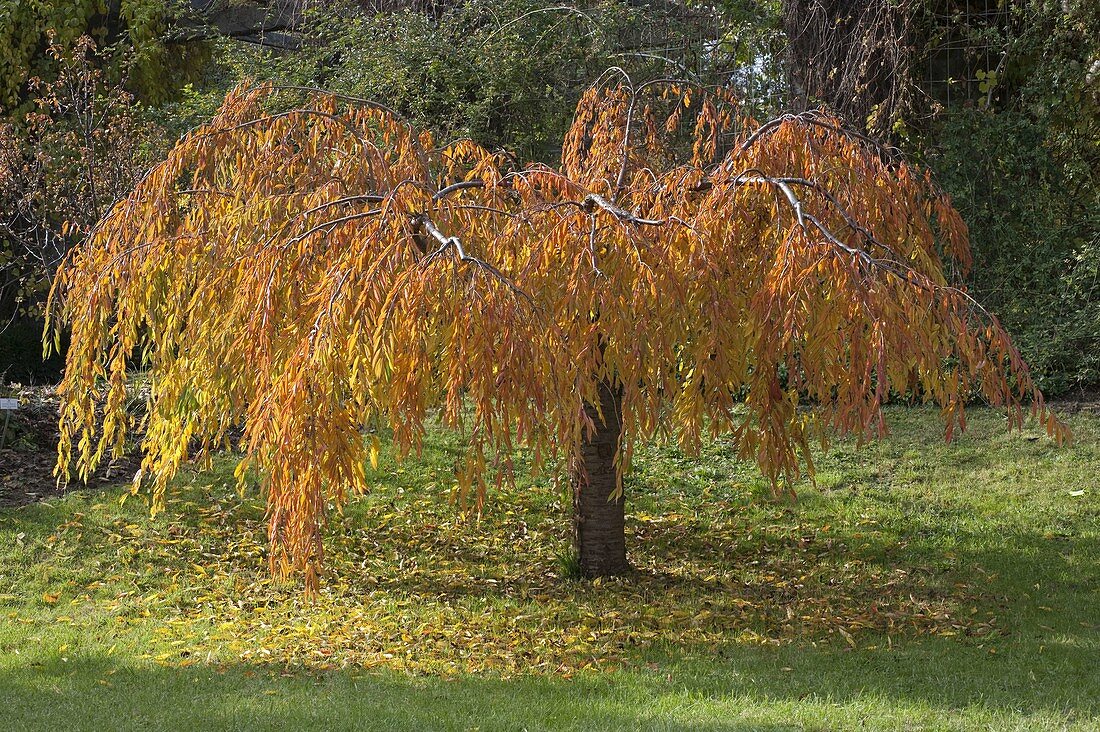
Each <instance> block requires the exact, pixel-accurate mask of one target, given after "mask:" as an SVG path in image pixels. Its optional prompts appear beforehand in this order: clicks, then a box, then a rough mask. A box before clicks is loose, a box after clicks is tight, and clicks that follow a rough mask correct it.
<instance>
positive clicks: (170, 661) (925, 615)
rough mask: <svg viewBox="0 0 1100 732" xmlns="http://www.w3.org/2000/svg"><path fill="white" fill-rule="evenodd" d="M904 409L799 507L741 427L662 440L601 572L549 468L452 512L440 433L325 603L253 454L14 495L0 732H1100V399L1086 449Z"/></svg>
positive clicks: (333, 569)
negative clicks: (765, 470)
mask: <svg viewBox="0 0 1100 732" xmlns="http://www.w3.org/2000/svg"><path fill="white" fill-rule="evenodd" d="M890 422H891V427H892V436H891V437H890V438H889V439H887V440H885V441H883V442H880V443H875V444H872V445H869V446H866V447H864V448H863V449H861V450H856V448H855V447H854V446H853V445H852V444H850V443H846V442H845V443H840V444H837V445H834V446H833V448H832V449H831V450H830V451H829V452H827V453H826V454H824V455H821V456H820V457H819V461H818V470H819V474H818V482H817V486H816V487H812V486H810V485H808V484H807V485H802V486H799V489H798V494H799V501H798V503H797V504H791V503H787V502H775V501H771V500H768V498H767V491H766V487H765V485H764V483H763V481H762V480H760V479H759V478H758V477H757V476H756V475H755V473H754V472H753V471H752V470H751V469H750V468H748V467H747V466H745V465H742V464H739V463H737V461H736V460H734V458H733V456H732V454H731V451H730V450H729V449H728V446H727V445H723V444H722V443H721V442H719V443H715V444H713V445H710V446H708V447H707V449H706V450H705V451H704V454H703V455H702V456H700V457H698V458H692V457H687V456H684V455H682V454H680V453H679V452H678V451H677V450H676V449H675V448H671V447H664V448H653V449H651V450H645V451H639V455H638V460H637V464H638V470H637V472H636V473H635V475H634V476H633V477H632V478H631V479H630V481H629V482H628V486H627V491H628V494H629V496H628V497H629V501H630V503H629V504H628V511H629V512H630V516H629V517H628V531H629V533H630V542H631V544H630V546H631V552H632V554H631V559H632V562H633V563H634V565H635V566H636V567H637V573H636V575H635V576H633V577H630V578H628V579H625V580H616V581H612V582H604V583H581V582H575V581H570V580H568V579H565V578H563V577H562V576H561V574H562V561H561V558H562V557H563V556H565V555H566V553H567V548H568V543H567V541H566V537H567V521H566V513H567V511H566V509H567V507H568V501H567V498H566V496H565V494H564V492H563V489H562V488H561V487H558V486H556V485H555V484H554V483H553V482H552V480H551V479H550V478H548V477H538V478H532V479H524V480H523V481H521V482H520V484H519V485H517V486H516V487H515V488H512V489H508V490H507V491H505V493H504V494H502V495H497V496H492V497H491V500H490V503H489V505H488V506H487V510H486V512H485V514H484V515H483V516H481V517H480V518H478V517H469V516H467V517H463V516H460V515H459V514H458V512H457V510H456V508H455V507H454V506H452V505H451V504H450V503H449V501H448V497H449V492H450V488H451V484H452V483H453V476H452V466H453V464H454V462H455V459H456V456H457V455H459V454H460V450H461V445H460V442H459V441H458V440H457V438H455V437H454V436H452V435H449V434H446V433H442V432H433V433H431V434H430V435H429V440H428V445H427V447H426V450H425V454H424V456H423V459H422V460H419V461H416V462H406V463H404V464H402V465H400V466H395V465H393V463H392V462H388V461H385V460H384V461H383V464H382V465H381V469H380V470H379V471H377V472H376V473H375V475H374V478H375V480H376V481H377V487H376V489H375V490H374V491H373V492H372V493H371V494H370V495H369V496H367V497H365V498H362V499H360V500H358V501H356V502H355V503H354V504H353V505H352V506H350V507H349V508H348V509H347V511H346V512H345V515H344V516H343V517H336V518H335V519H334V520H333V521H332V524H331V527H330V533H331V536H330V540H329V543H328V550H329V557H328V567H329V576H328V577H326V579H325V581H324V587H323V590H322V593H321V595H320V597H319V598H317V600H316V602H313V603H310V602H307V601H305V600H304V599H303V598H302V596H301V593H300V590H299V588H298V587H296V586H283V585H279V584H277V583H273V582H272V581H271V580H270V579H269V577H268V576H267V573H266V562H265V547H264V537H265V533H264V531H265V530H264V523H263V509H262V505H261V504H260V503H259V502H258V499H257V496H254V495H249V496H246V497H244V498H243V499H242V498H239V497H238V496H237V494H236V492H235V491H234V490H233V488H232V487H231V483H232V478H231V470H232V463H231V462H230V461H229V460H225V461H223V462H221V463H219V464H218V465H216V466H215V469H214V471H212V472H209V473H188V474H187V475H184V476H182V477H181V479H180V480H179V481H178V486H177V490H176V493H175V494H174V496H173V498H172V501H171V502H170V505H169V510H168V511H167V512H166V513H165V514H162V515H160V516H158V517H157V518H156V519H150V518H149V516H148V511H147V508H146V506H145V505H144V504H143V503H142V501H141V497H140V496H139V497H133V498H130V499H129V500H128V501H127V502H126V503H125V504H124V505H120V503H119V498H120V497H121V496H122V495H123V490H122V489H121V488H119V489H112V490H109V491H100V492H89V493H81V492H75V493H72V494H70V495H69V496H68V497H66V498H65V499H63V500H55V501H51V502H49V503H47V504H40V505H36V506H29V507H25V508H21V509H8V510H0V730H23V729H34V730H38V729H41V730H65V731H66V732H67V731H68V730H80V729H89V730H97V731H104V732H105V731H106V730H122V729H134V730H155V729H167V730H175V729H187V730H189V729H202V730H222V729H226V730H229V729H250V730H251V729H273V730H284V729H297V728H305V729H314V728H316V729H326V730H328V729H386V730H388V729H406V728H408V729H455V730H465V729H482V730H489V729H500V730H519V729H646V730H649V729H687V728H690V729H704V730H720V729H737V730H748V729H762V730H780V729H783V730H786V729H896V730H921V729H981V730H985V729H1018V730H1035V729H1040V730H1056V729H1058V730H1060V729H1081V730H1084V729H1089V730H1092V729H1100V480H1098V478H1097V476H1098V475H1100V418H1098V417H1095V416H1092V417H1088V416H1083V415H1081V416H1076V417H1073V418H1071V420H1070V422H1071V425H1072V426H1073V428H1074V431H1075V435H1076V442H1075V444H1074V445H1072V446H1070V447H1068V448H1063V449H1058V448H1055V447H1054V446H1053V445H1052V444H1051V443H1050V442H1049V441H1048V440H1047V439H1046V438H1045V437H1042V436H1040V435H1039V433H1038V432H1031V431H1025V432H1024V433H1023V434H1019V433H1009V432H1008V431H1006V430H1005V429H1004V426H1003V420H1002V419H1001V417H1000V416H999V415H998V414H996V413H994V412H991V411H982V410H978V411H976V412H974V414H973V415H972V420H971V426H970V430H969V431H968V432H967V433H966V435H964V436H963V437H962V438H960V439H959V440H957V441H956V442H955V443H953V444H951V445H945V444H944V443H943V440H942V428H941V426H940V424H939V423H938V421H937V417H936V413H935V412H933V411H931V410H926V409H896V410H892V411H891V412H890ZM520 457H521V458H522V457H523V456H520ZM1080 491H1084V492H1083V494H1081V493H1079V492H1080Z"/></svg>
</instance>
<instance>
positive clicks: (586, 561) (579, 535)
mask: <svg viewBox="0 0 1100 732" xmlns="http://www.w3.org/2000/svg"><path fill="white" fill-rule="evenodd" d="M599 395H600V404H599V406H598V407H597V406H596V405H594V404H585V407H584V409H585V413H586V414H587V415H588V418H589V419H591V420H592V423H593V424H594V425H596V429H595V431H593V432H592V433H591V434H590V435H586V438H585V440H584V443H583V444H582V445H581V460H580V463H579V464H578V465H577V466H576V468H575V469H574V474H573V476H572V480H573V521H574V527H575V536H574V540H575V547H576V550H577V558H578V560H579V564H580V570H581V573H582V574H583V575H584V576H585V577H607V576H611V575H616V574H623V573H624V572H626V571H628V570H629V569H630V565H629V563H627V561H626V530H625V512H624V503H625V502H624V497H623V496H622V495H619V496H618V497H616V498H612V496H613V495H614V494H615V490H616V486H617V484H618V481H617V474H616V473H617V471H616V466H615V451H616V450H617V449H618V445H619V435H620V434H621V433H622V404H621V401H620V398H619V393H618V390H617V389H615V388H614V387H612V385H611V384H609V383H608V382H606V381H605V382H602V383H601V384H600V387H599ZM601 413H602V417H601Z"/></svg>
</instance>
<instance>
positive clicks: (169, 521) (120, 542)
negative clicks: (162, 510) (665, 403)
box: [39, 484, 1000, 676]
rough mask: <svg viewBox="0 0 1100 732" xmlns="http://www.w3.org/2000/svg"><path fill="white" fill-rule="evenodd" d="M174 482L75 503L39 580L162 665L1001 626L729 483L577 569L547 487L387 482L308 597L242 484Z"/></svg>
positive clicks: (551, 651) (487, 661) (345, 532)
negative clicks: (622, 559) (459, 495)
mask: <svg viewBox="0 0 1100 732" xmlns="http://www.w3.org/2000/svg"><path fill="white" fill-rule="evenodd" d="M200 493H201V494H202V495H201V496H200V495H199V494H200ZM172 500H173V501H174V502H175V503H176V504H177V505H175V506H170V508H169V511H168V513H167V514H165V515H162V516H161V517H160V518H159V519H156V520H150V519H148V518H145V517H142V516H140V515H135V514H134V512H133V511H129V507H127V511H129V513H128V514H127V515H124V516H118V515H117V514H118V509H117V507H116V508H113V509H111V508H109V507H108V506H110V505H113V504H99V505H100V506H102V507H103V508H102V510H101V513H102V514H103V515H102V516H101V521H100V522H99V525H97V526H96V527H94V528H93V529H92V530H89V529H87V528H85V527H84V525H83V524H82V523H81V521H82V519H83V516H82V515H79V514H78V515H77V516H76V517H75V518H70V519H69V520H67V521H66V522H65V523H63V524H61V525H58V526H57V528H56V529H55V530H54V532H53V533H52V534H51V535H50V537H49V539H52V542H51V541H49V539H47V540H46V541H44V542H43V546H42V547H39V551H42V552H48V553H49V554H52V555H53V557H54V560H55V561H57V560H62V561H74V558H76V557H77V556H78V555H88V556H85V557H84V559H83V561H90V562H92V563H94V564H95V568H94V571H92V570H90V571H91V572H92V573H91V574H90V575H86V576H83V579H81V578H80V577H79V576H78V577H77V578H74V579H72V580H70V581H69V584H68V589H65V588H64V587H62V588H51V589H50V595H51V597H50V600H53V602H49V601H47V604H48V605H50V606H51V607H55V606H56V607H59V608H60V607H63V608H64V609H65V617H67V618H70V620H71V618H78V620H75V621H71V622H72V623H76V624H85V623H95V622H102V621H100V620H96V618H97V617H100V616H102V615H103V614H107V615H109V616H113V620H112V623H113V627H115V628H117V629H118V630H119V632H120V633H122V632H125V630H126V629H128V628H136V627H146V628H152V637H153V639H154V642H153V643H152V644H151V645H150V646H149V648H148V650H147V651H146V653H145V658H146V659H148V660H151V661H154V662H156V663H161V664H165V665H173V666H187V665H191V664H194V663H199V662H201V663H214V664H231V663H238V662H247V663H259V664H272V665H278V666H289V667H308V668H315V669H331V668H341V667H361V668H370V667H386V668H390V669H396V670H403V671H406V672H412V673H425V674H438V675H444V676H448V675H457V674H464V673H478V672H491V673H495V674H500V675H504V676H511V675H515V674H525V673H550V674H562V675H566V676H568V675H571V674H573V673H575V672H577V671H579V670H582V669H608V668H614V667H618V666H623V665H634V664H637V663H640V662H642V660H641V659H643V658H644V654H645V651H646V650H647V649H661V648H668V647H670V646H671V647H677V648H679V649H682V650H685V651H687V652H692V653H696V652H697V653H705V654H715V653H719V652H721V649H722V647H724V646H728V645H729V644H734V643H758V644H760V643H763V644H777V645H778V644H784V643H791V642H800V643H819V642H833V643H837V644H839V645H841V646H845V647H846V646H852V647H859V646H863V645H867V644H870V643H887V642H890V639H891V638H900V637H907V636H908V637H912V636H916V635H928V634H938V635H944V636H953V635H960V636H992V635H996V634H998V633H999V632H1000V630H999V628H998V626H997V624H996V620H995V618H993V617H991V616H989V615H988V614H985V613H979V612H977V610H976V608H977V607H982V606H983V605H985V606H988V603H983V602H982V599H981V598H980V596H979V594H978V591H977V590H976V589H975V588H974V587H972V586H969V585H967V584H959V583H951V582H948V581H946V580H944V578H943V577H942V575H941V574H939V573H937V572H936V571H933V570H931V569H927V568H922V567H918V566H912V565H908V564H906V565H898V566H890V565H889V564H888V563H886V562H884V561H882V560H881V558H880V559H875V558H874V556H875V555H873V554H868V553H867V552H866V551H863V550H862V549H861V547H865V546H869V545H868V544H867V540H868V539H869V538H871V539H873V538H874V535H875V532H874V528H873V527H865V526H859V525H857V526H849V527H847V530H846V531H845V532H844V533H841V532H840V531H839V530H838V529H837V528H835V527H834V526H829V525H820V524H815V521H814V518H813V517H812V516H808V515H803V514H800V513H799V512H798V511H796V510H792V509H791V508H790V507H788V506H783V505H776V504H769V505H764V506H754V505H752V504H751V502H750V501H749V500H748V498H746V497H745V496H737V495H734V494H729V495H726V496H724V497H715V496H713V495H712V496H709V497H708V498H707V502H708V505H707V506H706V508H705V510H700V505H699V504H698V498H697V497H696V498H692V497H690V496H685V495H672V496H670V497H668V498H667V499H662V502H661V504H660V505H659V507H658V506H648V505H646V506H645V508H646V511H641V510H639V512H637V513H634V514H632V515H631V516H629V517H628V532H629V537H628V541H629V546H630V547H631V551H632V557H631V558H632V561H633V563H634V566H635V572H634V573H633V574H632V575H630V576H628V577H624V578H621V579H611V580H602V581H600V580H598V581H593V582H577V581H570V580H567V579H565V578H563V577H561V576H560V573H561V569H560V559H559V557H560V555H561V549H562V547H563V546H566V534H565V532H566V531H567V529H568V520H567V516H566V512H565V510H564V508H563V507H562V506H561V502H560V501H555V500H554V496H553V495H552V491H549V490H544V491H541V492H540V491H538V490H532V489H527V490H517V491H516V492H515V494H514V495H511V496H508V497H506V498H505V497H501V498H500V499H499V500H498V501H496V502H495V503H494V505H493V506H491V507H490V508H489V510H488V511H487V512H486V513H485V515H484V516H482V517H481V518H480V519H473V518H468V517H466V518H464V517H462V516H459V515H458V514H457V513H456V511H455V509H454V507H453V506H451V505H449V504H448V501H447V498H446V496H445V492H439V491H436V492H435V493H433V492H431V491H428V492H421V493H414V492H411V491H408V492H406V491H404V490H402V489H401V488H394V487H393V486H392V485H389V486H386V485H383V486H380V487H379V488H378V490H377V492H375V493H373V494H371V495H370V496H368V497H367V498H365V499H362V500H361V501H359V502H358V504H356V505H355V506H353V507H352V508H351V509H349V511H348V512H347V514H346V515H345V516H343V517H334V518H333V520H332V522H331V525H330V527H329V541H328V544H327V547H328V556H327V558H326V566H327V575H326V577H325V578H324V581H323V582H322V586H321V590H320V592H319V594H318V595H317V596H316V597H314V598H312V599H309V598H306V597H304V596H303V594H302V590H301V587H300V586H299V585H297V584H283V583H279V582H276V581H274V580H273V579H272V578H271V576H270V575H269V574H268V572H267V561H266V556H267V549H266V543H265V542H266V523H265V521H264V519H263V515H262V506H261V505H260V504H259V503H258V502H257V501H256V499H255V498H254V497H246V498H243V499H242V498H239V497H238V496H237V495H236V493H235V492H234V490H233V489H232V488H230V487H229V485H228V484H224V485H223V484H216V485H211V486H188V487H183V488H182V489H181V492H180V493H179V494H178V495H177V496H176V497H175V498H174V499H172ZM112 510H113V511H114V513H113V514H112V513H110V512H111V511H112ZM883 541H885V540H884V539H883ZM861 542H862V543H861ZM89 544H90V546H89ZM81 547H83V548H81ZM77 563H78V564H79V562H77ZM89 577H92V578H93V579H91V581H88V582H85V583H83V584H81V582H83V580H85V579H88V578H89ZM120 588H125V589H120ZM66 594H67V595H69V597H66V596H65V595H66ZM54 597H56V598H57V599H56V600H54ZM97 613H98V615H97ZM80 618H84V619H83V620H80ZM54 620H55V622H61V618H60V616H59V617H56V618H54ZM883 636H886V637H887V638H886V639H884V638H883Z"/></svg>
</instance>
